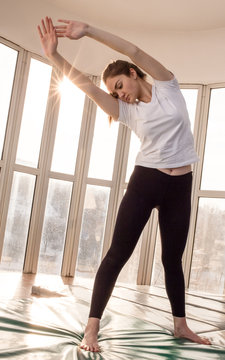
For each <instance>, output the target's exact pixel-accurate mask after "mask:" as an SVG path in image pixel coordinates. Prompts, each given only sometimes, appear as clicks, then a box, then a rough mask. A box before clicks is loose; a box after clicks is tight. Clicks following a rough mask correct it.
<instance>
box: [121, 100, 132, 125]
mask: <svg viewBox="0 0 225 360" xmlns="http://www.w3.org/2000/svg"><path fill="white" fill-rule="evenodd" d="M118 103H119V117H118V121H120V122H121V123H122V124H124V125H126V126H128V127H129V128H130V129H134V126H135V116H134V114H135V104H129V103H126V102H125V101H122V100H120V99H118Z"/></svg>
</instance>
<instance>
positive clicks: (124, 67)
mask: <svg viewBox="0 0 225 360" xmlns="http://www.w3.org/2000/svg"><path fill="white" fill-rule="evenodd" d="M131 68H132V69H134V70H135V71H136V73H137V75H138V76H139V77H140V78H141V79H143V80H145V78H146V74H145V73H144V72H143V71H142V70H141V69H139V67H137V66H136V65H135V64H132V63H130V62H128V61H125V60H116V61H113V62H112V63H110V64H109V65H108V66H107V67H106V68H105V70H104V71H103V73H102V80H103V81H104V83H106V80H107V79H108V78H109V77H113V76H116V75H121V74H124V75H126V76H130V69H131Z"/></svg>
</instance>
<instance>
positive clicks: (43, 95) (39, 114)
mask: <svg viewBox="0 0 225 360" xmlns="http://www.w3.org/2000/svg"><path fill="white" fill-rule="evenodd" d="M51 71H52V68H51V66H49V65H47V64H45V63H43V62H41V61H38V60H35V59H31V64H30V72H29V77H28V84H27V91H26V97H25V103H24V109H23V117H22V124H21V129H20V137H19V144H18V149H17V157H16V162H17V164H21V165H27V166H31V167H37V165H38V158H39V151H40V144H41V137H42V129H43V125H44V119H45V111H46V105H47V100H48V92H49V86H50V80H51Z"/></svg>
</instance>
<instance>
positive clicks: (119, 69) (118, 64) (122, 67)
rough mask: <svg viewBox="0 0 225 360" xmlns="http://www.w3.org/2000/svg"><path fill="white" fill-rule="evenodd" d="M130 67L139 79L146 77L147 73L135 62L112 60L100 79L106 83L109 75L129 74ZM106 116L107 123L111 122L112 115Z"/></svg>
mask: <svg viewBox="0 0 225 360" xmlns="http://www.w3.org/2000/svg"><path fill="white" fill-rule="evenodd" d="M130 69H134V70H135V71H136V73H137V75H138V76H139V77H140V78H141V79H143V80H145V79H146V76H147V75H146V74H145V73H144V72H143V71H142V70H141V69H139V67H137V66H136V65H135V64H132V63H130V62H128V61H125V60H114V61H113V62H111V63H110V64H109V65H107V67H106V68H105V70H104V71H103V73H102V80H103V81H104V83H106V80H107V79H108V78H109V77H113V76H116V75H121V74H123V75H126V76H130ZM108 118H109V123H110V124H111V122H112V116H110V115H109V116H108Z"/></svg>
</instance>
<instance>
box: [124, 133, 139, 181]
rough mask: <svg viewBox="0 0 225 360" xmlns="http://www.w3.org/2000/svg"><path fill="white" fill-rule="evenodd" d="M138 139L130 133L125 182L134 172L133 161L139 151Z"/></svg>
mask: <svg viewBox="0 0 225 360" xmlns="http://www.w3.org/2000/svg"><path fill="white" fill-rule="evenodd" d="M140 145H141V143H140V139H139V138H138V137H137V135H136V134H135V133H134V132H132V133H131V139H130V148H129V155H128V162H127V173H126V180H125V181H126V182H128V181H129V179H130V176H131V174H132V172H133V170H134V166H135V160H136V156H137V153H138V151H139V149H140Z"/></svg>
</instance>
